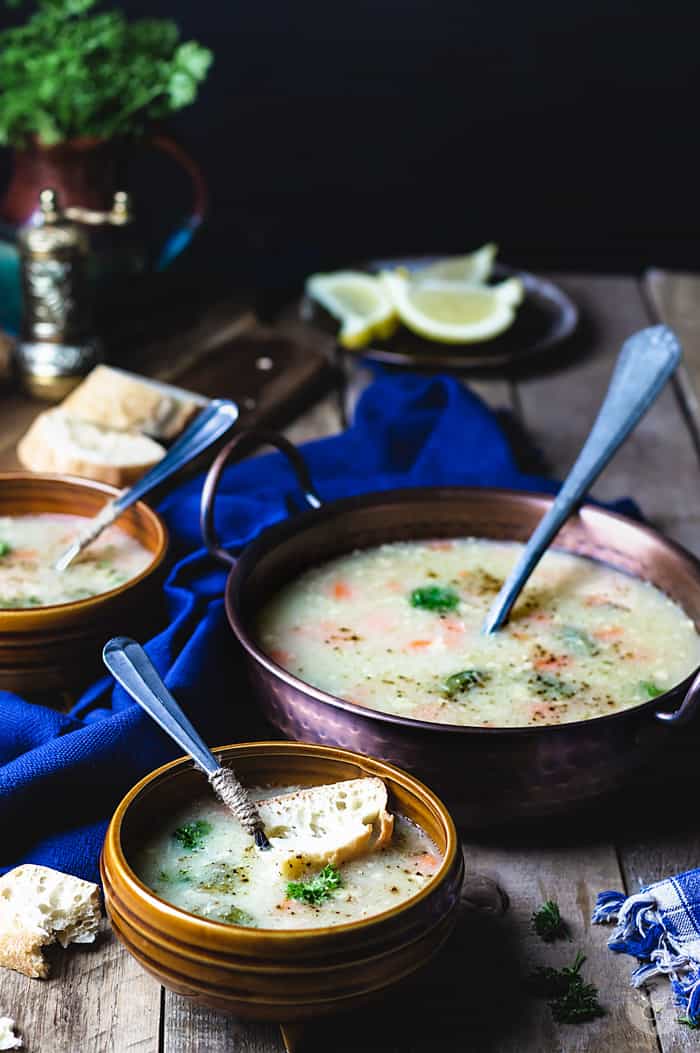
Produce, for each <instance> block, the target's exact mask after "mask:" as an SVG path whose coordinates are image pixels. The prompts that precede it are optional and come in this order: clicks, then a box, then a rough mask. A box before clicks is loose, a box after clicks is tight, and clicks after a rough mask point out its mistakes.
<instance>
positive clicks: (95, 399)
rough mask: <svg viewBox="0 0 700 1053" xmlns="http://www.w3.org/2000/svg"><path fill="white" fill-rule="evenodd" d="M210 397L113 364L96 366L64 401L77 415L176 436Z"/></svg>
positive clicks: (107, 424)
mask: <svg viewBox="0 0 700 1053" xmlns="http://www.w3.org/2000/svg"><path fill="white" fill-rule="evenodd" d="M207 402H208V400H207V399H206V398H204V397H203V396H196V395H190V393H189V392H186V391H183V390H182V389H181V388H175V387H171V386H170V385H169V384H161V383H159V382H158V381H154V380H147V379H146V378H145V377H140V376H138V375H137V374H136V373H127V372H126V371H125V370H123V369H114V367H113V366H96V367H95V368H94V369H93V370H92V372H91V373H89V374H88V376H87V377H86V378H85V380H84V381H83V382H82V384H79V385H78V387H77V388H75V390H74V391H72V392H71V393H70V395H68V397H67V398H65V399H64V400H63V402H62V403H61V409H64V410H67V411H68V412H69V413H71V414H72V415H73V416H74V417H80V418H81V419H82V420H89V421H91V422H92V423H93V424H100V425H102V426H103V427H107V428H117V429H119V430H120V431H129V430H131V431H140V432H143V433H144V434H146V435H150V436H152V437H153V438H154V439H174V438H175V436H176V435H179V434H180V432H181V431H183V429H184V428H185V427H186V426H187V425H188V424H189V422H190V421H191V420H192V419H193V417H196V415H197V414H198V413H199V411H200V410H201V409H202V407H203V406H205V405H206V404H207Z"/></svg>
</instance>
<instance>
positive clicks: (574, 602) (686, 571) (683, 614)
mask: <svg viewBox="0 0 700 1053" xmlns="http://www.w3.org/2000/svg"><path fill="white" fill-rule="evenodd" d="M242 438H243V437H242V436H241V435H239V436H237V438H236V440H235V445H234V444H233V443H230V444H229V447H228V448H225V449H224V450H223V451H222V452H221V453H220V454H219V457H218V459H217V461H215V462H214V464H213V465H212V468H211V470H210V474H209V480H208V482H207V484H205V488H204V492H203V515H202V521H203V527H204V534H205V539H206V540H207V543H208V544H209V547H210V550H211V551H212V553H213V554H214V555H215V556H217V558H219V559H221V560H228V562H229V564H230V566H231V570H230V573H229V577H228V582H227V586H226V609H227V613H228V618H229V623H230V625H231V628H232V630H233V632H234V634H235V635H236V637H237V638H238V640H239V641H240V643H241V644H242V646H243V648H244V651H245V655H246V660H247V667H248V672H249V676H250V679H251V683H252V685H253V688H254V690H255V694H256V697H257V699H258V702H259V704H260V706H261V708H262V710H263V711H264V713H265V715H266V716H267V717H268V719H269V720H270V721H271V722H272V723H273V724H274V725H275V727H276V728H278V729H279V730H280V731H282V732H283V733H284V734H285V735H286V736H288V737H289V738H294V739H301V740H307V741H320V742H324V743H329V744H334V745H339V746H344V747H348V748H352V749H357V750H360V751H361V752H366V753H369V754H372V755H373V756H378V757H380V758H383V759H386V760H388V761H390V762H392V763H396V764H399V765H400V766H401V767H403V768H406V769H408V770H409V771H412V772H415V773H416V774H417V775H418V776H419V777H420V778H422V779H424V780H425V781H426V782H428V783H429V784H430V785H431V786H433V787H434V788H435V789H436V791H437V792H438V793H440V795H441V796H442V797H443V799H444V800H445V801H446V802H447V804H448V806H449V807H450V809H451V811H452V814H453V815H454V816H455V818H456V819H458V821H460V822H462V823H468V824H474V825H482V824H489V823H491V822H494V821H502V820H510V819H514V818H519V817H523V816H542V815H548V814H553V813H556V812H560V811H567V810H569V809H571V808H572V807H575V806H578V805H582V804H585V803H589V802H590V801H592V800H595V799H597V798H600V797H602V796H603V795H605V794H607V793H609V792H610V791H611V790H612V789H615V788H616V787H618V786H620V785H621V784H622V783H623V782H624V781H625V780H626V779H627V778H628V777H629V775H630V774H631V773H632V772H633V771H635V770H637V769H639V768H640V766H642V765H643V764H644V763H645V762H647V761H648V760H649V759H650V758H652V757H654V755H655V754H656V753H657V752H658V751H659V750H662V749H664V748H665V747H666V746H667V745H669V744H670V743H671V742H672V740H673V735H674V731H673V727H674V725H676V724H679V723H682V722H684V721H686V720H688V719H690V717H691V716H692V714H693V713H694V711H695V710H696V709H697V708H698V705H699V704H700V683H699V682H698V668H699V667H700V636H699V635H698V627H699V626H700V564H699V563H698V561H697V560H696V559H695V557H694V556H692V555H691V554H690V553H689V552H686V551H685V550H683V549H682V548H680V546H678V545H676V544H674V543H673V542H671V541H669V540H668V539H666V538H664V537H663V536H662V535H661V534H659V533H658V532H657V531H655V530H653V529H652V528H650V527H648V526H646V525H645V524H642V523H639V522H636V521H634V520H632V519H629V518H627V517H625V516H621V515H618V514H615V513H612V512H610V511H607V510H606V509H603V508H600V507H597V506H594V505H584V506H582V507H581V508H580V510H579V511H578V512H577V514H576V515H574V516H572V517H571V519H570V520H569V521H568V522H567V523H566V525H565V526H564V527H563V529H562V530H561V531H560V533H559V534H558V536H557V538H556V539H555V544H554V545H553V547H552V551H550V552H549V553H547V555H546V556H545V558H544V559H543V561H542V563H541V564H540V566H539V567H538V569H537V571H536V573H535V575H534V576H533V578H532V580H531V581H530V583H529V585H528V587H527V588H526V590H525V591H524V593H523V595H522V596H521V598H520V601H519V603H518V605H517V606H516V608H515V609H514V612H513V614H512V617H511V619H510V621H509V623H508V625H507V626H506V627H505V628H504V629H502V630H500V631H498V632H497V633H495V634H494V635H493V636H491V637H489V638H485V637H483V636H482V635H481V631H480V629H481V625H482V623H483V620H484V617H485V614H486V611H487V610H488V608H489V605H490V604H491V602H492V601H493V598H494V597H495V595H496V594H497V592H498V590H499V588H500V586H501V584H502V583H503V580H504V579H505V577H506V576H507V574H508V571H509V570H510V569H511V567H512V566H513V565H514V563H515V561H516V560H517V558H518V555H519V553H520V551H521V550H522V545H523V544H524V542H526V541H527V539H528V538H529V537H530V535H531V533H532V532H533V530H534V529H535V527H536V526H537V524H538V523H539V522H540V520H541V519H542V517H543V516H544V515H545V513H546V511H547V510H548V508H549V507H550V505H551V502H552V500H553V498H552V497H550V496H547V495H543V494H531V493H520V492H514V491H508V490H495V489H485V488H467V487H464V488H460V487H450V488H448V487H423V488H420V489H413V490H393V491H387V492H382V493H371V494H364V495H360V496H356V497H352V498H347V499H344V500H337V501H332V502H329V503H327V504H324V503H323V502H322V500H321V498H320V496H319V495H318V494H316V493H315V491H314V490H313V485H312V483H311V480H310V479H309V477H308V473H307V472H306V471H305V469H304V467H303V465H301V464H300V462H299V455H298V452H297V451H294V453H293V454H292V453H291V452H290V450H289V448H288V444H286V443H285V442H279V443H278V445H279V446H280V447H281V448H282V449H283V451H284V452H285V453H287V454H289V456H290V461H291V463H292V466H293V467H294V468H295V470H296V472H297V476H298V479H299V482H300V483H301V487H302V492H303V493H304V494H305V495H306V497H307V501H308V503H309V505H310V506H311V507H310V508H309V510H308V511H305V512H302V513H301V514H297V515H294V516H291V517H290V518H289V519H287V520H285V521H283V522H280V523H277V524H275V525H273V526H269V527H267V528H266V529H265V530H264V531H263V532H262V533H261V534H260V535H259V536H258V537H257V538H256V539H255V540H254V541H253V542H252V543H251V544H250V545H248V546H247V548H246V549H245V550H244V551H243V552H242V553H241V554H240V555H238V556H236V557H234V556H232V555H231V554H229V553H227V552H226V549H225V548H224V547H222V545H221V544H220V543H219V542H218V540H217V538H216V536H215V532H214V531H213V530H212V508H213V503H214V500H215V492H216V484H217V480H218V477H219V473H220V471H221V469H222V467H223V464H224V463H225V460H226V457H227V455H230V453H231V452H232V450H233V449H235V448H236V445H237V444H238V443H239V442H241V441H242ZM267 438H268V439H269V436H267Z"/></svg>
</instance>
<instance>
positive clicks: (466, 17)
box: [2, 0, 700, 286]
mask: <svg viewBox="0 0 700 1053" xmlns="http://www.w3.org/2000/svg"><path fill="white" fill-rule="evenodd" d="M122 6H123V7H124V8H125V9H126V10H127V11H128V12H129V13H131V14H149V15H163V16H169V17H174V18H176V19H177V20H178V21H179V23H180V25H181V27H182V32H183V36H184V37H186V38H187V37H190V36H193V37H195V38H197V39H199V40H200V41H202V42H203V43H205V44H207V45H208V46H209V47H211V48H212V50H213V51H214V52H215V56H216V60H215V63H214V66H213V68H212V71H211V73H210V77H209V80H208V82H207V83H206V85H205V86H204V88H203V90H202V92H201V95H200V98H199V100H198V102H197V103H196V105H195V106H193V107H192V108H190V109H188V110H185V111H182V112H181V113H180V114H179V115H177V117H176V118H175V119H174V120H173V121H172V122H171V127H172V128H173V129H175V130H176V131H177V133H178V135H179V136H180V138H181V140H182V141H183V142H184V143H185V144H186V145H187V147H188V148H189V149H190V150H191V151H192V153H193V154H194V155H195V156H196V157H197V158H198V159H199V160H200V161H201V163H202V165H203V167H204V169H205V172H206V174H207V178H208V180H209V184H210V189H211V195H212V210H211V214H210V219H209V222H208V225H207V229H206V230H203V231H202V232H201V233H200V235H199V237H198V239H197V244H196V246H195V248H194V249H193V250H192V251H191V252H190V253H189V254H188V256H187V258H186V259H184V260H183V263H182V265H181V266H187V267H188V268H190V269H192V270H193V271H194V272H196V273H198V274H208V273H209V274H212V275H213V274H215V273H217V272H218V273H220V272H221V270H222V269H224V270H226V271H227V272H231V271H232V270H233V271H235V272H236V273H239V274H240V275H242V276H244V277H246V278H248V279H250V280H251V281H253V282H262V283H264V284H266V285H268V286H282V285H285V284H287V283H289V282H290V281H293V280H296V279H297V278H299V277H302V276H303V275H304V274H305V273H307V272H308V271H310V270H315V269H318V268H321V267H331V266H336V265H343V264H346V263H347V262H348V261H352V260H354V259H361V258H363V257H366V256H371V255H375V254H381V255H388V254H391V253H402V252H449V251H456V252H463V251H467V250H469V249H471V248H474V247H475V246H477V245H478V244H480V243H481V242H482V241H484V240H489V239H493V240H496V241H498V242H499V244H500V245H501V246H502V257H503V258H505V259H506V260H508V261H509V262H513V263H518V264H521V265H528V266H531V267H535V268H538V267H539V268H542V267H573V268H580V269H589V268H595V269H598V270H637V269H640V268H642V267H644V266H646V265H648V264H652V263H653V264H656V265H667V266H685V267H697V266H698V265H699V263H700V249H699V238H698V235H699V234H700V229H699V228H700V217H699V215H698V204H697V203H698V196H699V194H700V185H699V179H698V167H697V162H696V153H697V139H698V124H699V119H698V108H699V105H700V93H699V92H698V76H697V72H698V61H699V60H698V55H699V54H700V34H699V30H700V13H699V12H698V5H697V4H696V3H695V2H691V0H687V2H686V3H679V2H678V0H673V2H670V3H659V2H658V0H655V2H650V0H643V2H640V3H632V2H621V0H608V2H604V0H592V2H587V3H582V2H579V3H570V2H568V3H567V2H566V0H559V2H556V3H555V2H539V3H523V2H515V0H503V2H501V3H477V2H473V0H434V2H432V3H430V2H428V0H353V2H352V3H339V2H337V0H335V2H334V0H326V2H322V0H312V2H303V0H301V2H300V0H296V2H295V0H265V2H257V3H256V2H252V3H251V2H250V0H248V2H245V3H243V2H231V0H200V2H194V0H148V2H147V3H146V2H144V0H126V2H125V3H124V4H123V5H122ZM25 10H26V8H22V9H20V12H21V13H24V11H25ZM2 17H4V18H5V19H7V16H6V15H4V14H3V16H2ZM12 17H13V19H14V18H16V17H17V14H16V13H14V14H13V16H12ZM3 161H4V159H3ZM142 167H143V168H144V171H143V172H139V173H138V175H136V174H135V175H134V179H136V180H137V181H138V182H139V185H140V186H141V196H140V201H141V207H142V209H144V210H151V209H156V204H155V203H149V204H148V205H144V196H145V195H146V191H147V189H148V188H149V187H150V193H151V194H152V195H154V196H158V198H161V197H163V198H165V199H166V201H165V203H164V204H163V205H161V204H160V202H158V203H157V207H158V208H159V209H163V210H165V209H167V210H169V211H170V214H171V215H172V212H173V210H174V211H175V212H177V211H178V210H179V211H182V210H183V208H184V204H185V201H186V192H185V185H184V183H183V184H181V183H180V181H179V177H176V176H174V175H173V174H172V170H171V169H170V168H168V167H167V165H165V163H162V164H161V163H160V162H157V163H156V162H152V163H149V164H148V165H146V164H145V162H143V164H142ZM156 180H157V181H158V186H157V187H156V184H155V182H154V181H156Z"/></svg>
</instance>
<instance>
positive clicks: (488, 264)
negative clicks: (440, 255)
mask: <svg viewBox="0 0 700 1053" xmlns="http://www.w3.org/2000/svg"><path fill="white" fill-rule="evenodd" d="M497 252H498V246H497V245H495V244H494V242H493V241H490V242H488V244H487V245H482V246H481V248H480V249H477V250H476V252H470V253H469V255H468V256H452V257H450V258H449V259H446V260H437V261H436V262H435V263H430V264H428V266H427V267H420V268H419V269H418V270H415V271H413V272H412V275H411V277H412V278H413V280H414V281H418V282H422V281H446V282H475V283H477V284H483V283H484V282H486V281H488V279H489V276H490V274H491V271H492V270H493V263H494V260H495V259H496V253H497Z"/></svg>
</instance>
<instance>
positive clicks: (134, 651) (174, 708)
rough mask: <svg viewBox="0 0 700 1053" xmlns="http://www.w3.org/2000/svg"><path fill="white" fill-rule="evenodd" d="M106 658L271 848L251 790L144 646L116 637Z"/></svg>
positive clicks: (124, 684)
mask: <svg viewBox="0 0 700 1053" xmlns="http://www.w3.org/2000/svg"><path fill="white" fill-rule="evenodd" d="M102 661H103V662H104V664H105V665H106V666H107V668H108V669H109V671H110V673H111V674H112V676H113V677H114V679H115V680H116V681H117V683H119V684H121V686H122V687H123V688H124V690H125V691H126V692H127V694H129V695H131V697H132V698H133V700H134V702H138V704H139V705H140V706H141V709H143V710H145V712H146V713H148V715H149V717H151V718H152V719H153V720H155V722H156V724H158V725H159V726H160V727H161V728H162V729H163V731H165V732H166V733H167V734H168V735H170V737H171V739H174V741H175V742H177V744H178V746H179V747H180V748H181V749H183V750H184V751H185V752H186V753H189V755H190V757H191V758H192V760H193V761H194V763H195V764H196V766H197V767H198V768H199V769H200V770H201V771H203V772H204V774H205V775H206V777H207V779H208V780H209V783H210V785H211V788H212V790H213V791H214V793H215V794H216V796H217V797H218V798H219V800H221V801H222V802H223V803H224V804H225V805H226V807H227V808H228V809H229V811H231V812H232V813H233V814H234V815H235V817H236V819H238V821H239V823H240V824H241V826H242V827H243V829H244V830H246V831H247V833H249V834H251V836H252V837H253V838H254V839H255V844H256V845H257V846H258V848H260V849H265V848H269V847H270V842H269V841H268V839H267V837H266V835H265V831H264V829H263V822H262V819H261V818H260V815H259V814H258V810H257V808H256V807H255V804H254V802H253V801H252V800H251V798H250V797H249V795H248V791H247V790H246V789H245V788H244V787H243V786H242V785H241V783H240V782H239V781H238V779H237V778H236V776H235V774H234V772H233V771H232V769H231V768H222V767H221V765H220V764H219V762H218V761H217V759H216V757H215V756H214V754H213V753H212V752H211V750H210V749H209V748H208V747H207V745H206V743H205V742H204V740H203V739H202V737H201V735H200V734H199V733H198V732H197V731H196V730H195V729H194V727H193V726H192V724H191V723H190V721H189V720H188V719H187V717H186V716H185V714H184V713H183V711H182V710H181V709H180V707H179V706H178V704H177V702H176V701H175V699H174V698H173V696H172V695H171V694H170V692H169V691H168V689H167V687H166V686H165V684H164V683H163V681H162V680H161V678H160V676H159V675H158V673H157V672H156V669H155V667H154V666H153V664H152V662H151V660H150V659H149V657H148V655H147V654H146V652H145V651H144V649H143V647H141V645H140V644H137V643H136V641H135V640H130V639H129V637H128V636H115V637H114V638H113V639H112V640H109V641H108V642H107V643H106V644H105V646H104V650H103V651H102Z"/></svg>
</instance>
